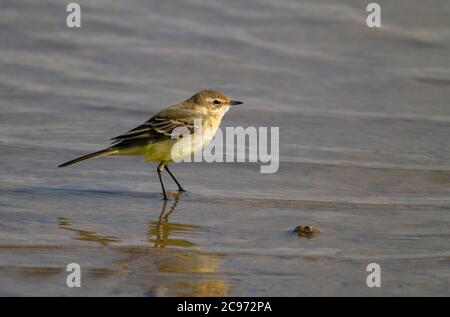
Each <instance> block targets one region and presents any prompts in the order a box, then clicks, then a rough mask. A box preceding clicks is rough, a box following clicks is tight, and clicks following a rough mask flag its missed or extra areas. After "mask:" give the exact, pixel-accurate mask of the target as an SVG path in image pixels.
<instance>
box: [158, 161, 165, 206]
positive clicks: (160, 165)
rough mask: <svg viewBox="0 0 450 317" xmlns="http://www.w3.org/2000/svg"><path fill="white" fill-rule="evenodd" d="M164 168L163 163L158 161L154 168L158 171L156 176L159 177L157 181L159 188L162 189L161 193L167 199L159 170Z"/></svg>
mask: <svg viewBox="0 0 450 317" xmlns="http://www.w3.org/2000/svg"><path fill="white" fill-rule="evenodd" d="M163 169H164V163H162V162H161V163H159V165H158V167H157V168H156V171H157V172H158V177H159V182H160V183H161V188H162V191H163V195H164V200H167V195H166V189H165V188H164V183H163V180H162V177H161V172H162V171H163Z"/></svg>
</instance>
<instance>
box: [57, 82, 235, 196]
mask: <svg viewBox="0 0 450 317" xmlns="http://www.w3.org/2000/svg"><path fill="white" fill-rule="evenodd" d="M239 104H242V102H241V101H235V100H231V99H230V98H228V97H227V96H226V95H224V94H223V93H221V92H219V91H213V90H203V91H200V92H198V93H197V94H195V95H193V96H192V97H191V98H189V99H187V100H186V101H184V102H181V103H179V104H176V105H173V106H170V107H167V108H166V109H163V110H161V111H160V112H158V113H157V114H155V115H154V116H153V117H151V118H150V119H149V120H148V121H146V122H145V123H144V124H142V125H140V126H138V127H136V128H134V129H132V130H130V131H128V132H126V133H124V134H122V135H119V136H117V137H115V138H112V139H111V140H112V141H113V142H112V145H111V146H110V147H108V148H106V149H103V150H100V151H97V152H94V153H91V154H88V155H84V156H81V157H79V158H76V159H74V160H71V161H68V162H65V163H63V164H61V165H59V166H58V167H65V166H68V165H72V164H74V163H78V162H80V161H84V160H88V159H93V158H97V157H102V156H109V155H142V156H144V157H145V160H146V161H152V162H159V165H158V167H157V169H156V171H157V173H158V177H159V182H160V183H161V188H162V192H163V196H164V199H165V200H167V194H166V190H165V188H164V183H163V180H162V177H161V172H163V171H164V170H166V171H167V173H169V175H170V176H171V177H172V179H173V180H174V181H175V183H176V184H177V186H178V190H179V191H184V189H183V187H182V186H181V185H180V183H179V182H178V180H177V179H176V178H175V176H174V175H173V174H172V172H171V171H170V170H169V167H168V165H169V164H170V163H173V162H174V161H176V160H180V159H182V158H183V157H186V156H190V155H191V154H192V153H193V152H195V151H198V150H201V149H203V148H204V147H205V146H207V145H208V144H209V143H210V142H211V140H212V139H213V137H214V135H215V134H216V131H217V129H218V128H219V125H220V122H221V121H222V118H223V116H224V115H225V113H226V112H227V111H228V110H229V109H230V107H231V106H234V105H239ZM199 122H200V123H201V127H198V126H197V125H198V123H199ZM180 131H182V132H181V133H180ZM174 134H175V135H178V137H174ZM186 134H188V135H190V136H191V138H183V137H182V136H183V135H186ZM198 134H200V135H198ZM187 139H189V140H188V141H187ZM192 140H196V141H192ZM178 148H180V149H182V150H180V149H178ZM174 153H175V154H174ZM174 155H175V157H174Z"/></svg>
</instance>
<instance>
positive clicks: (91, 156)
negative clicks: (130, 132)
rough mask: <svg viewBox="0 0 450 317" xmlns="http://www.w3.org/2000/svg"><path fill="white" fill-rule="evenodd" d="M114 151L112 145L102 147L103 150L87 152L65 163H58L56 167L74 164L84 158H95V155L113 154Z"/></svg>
mask: <svg viewBox="0 0 450 317" xmlns="http://www.w3.org/2000/svg"><path fill="white" fill-rule="evenodd" d="M114 152H116V150H115V149H114V148H113V147H110V148H107V149H104V150H101V151H97V152H94V153H91V154H88V155H84V156H81V157H79V158H76V159H74V160H71V161H68V162H65V163H63V164H61V165H59V166H58V167H66V166H69V165H72V164H75V163H78V162H81V161H84V160H89V159H93V158H96V157H102V156H106V155H110V154H113V153H114Z"/></svg>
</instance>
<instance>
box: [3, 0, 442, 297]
mask: <svg viewBox="0 0 450 317" xmlns="http://www.w3.org/2000/svg"><path fill="white" fill-rule="evenodd" d="M79 3H80V5H81V8H82V28H81V29H79V30H76V29H68V28H66V27H65V17H66V13H65V4H62V3H59V1H56V0H54V1H40V2H39V4H37V3H35V2H34V1H31V0H24V1H21V2H20V3H19V2H17V1H3V2H2V4H1V7H2V9H1V10H0V27H1V28H2V30H3V31H2V32H0V57H1V58H0V150H1V155H0V179H1V181H0V295H6V296H10V295H31V296H37V295H49V296H60V295H64V296H74V295H85V296H97V295H107V296H117V295H125V296H132V295H137V296H173V295H180V296H215V295H219V296H283V295H284V296H311V295H334V296H342V295H362V296H369V295H375V296H381V295H409V296H412V295H426V296H429V295H438V296H442V295H446V296H448V295H450V291H449V285H450V269H449V267H450V243H449V241H450V233H449V228H450V159H449V157H450V141H449V135H450V106H449V100H450V89H449V87H450V57H449V56H450V44H449V43H450V20H449V19H448V17H449V16H450V7H449V4H442V3H441V2H439V5H436V6H429V5H428V4H425V3H422V2H421V1H408V2H407V3H406V2H405V3H404V4H401V3H395V4H394V3H392V2H387V1H380V2H379V3H380V4H381V6H382V10H383V11H382V23H383V28H382V29H378V30H374V29H368V28H367V27H366V26H365V17H366V12H365V5H361V3H360V1H344V2H339V3H338V2H336V1H334V2H333V1H323V2H321V3H320V4H319V3H316V2H315V1H308V2H300V1H293V0H283V1H277V2H276V3H275V2H273V1H268V0H267V1H266V0H258V1H256V0H252V1H246V2H241V1H212V2H208V3H204V2H203V1H200V0H192V1H170V2H160V1H158V2H156V1H155V2H154V1H144V0H131V1H130V0H129V1H106V0H100V1H98V0H96V1H79ZM417 16H420V19H417V18H416V17H417ZM204 88H213V89H220V90H223V91H224V92H226V93H227V94H228V95H230V96H232V97H234V98H235V99H242V100H243V101H244V102H245V104H244V105H243V106H242V107H240V108H235V109H232V111H230V112H229V113H228V114H227V116H226V117H225V119H224V121H223V127H225V126H244V127H246V126H256V127H258V126H266V127H270V126H278V127H280V161H281V162H280V169H279V171H278V173H276V174H261V173H259V164H255V163H211V164H207V163H195V164H188V163H181V164H176V165H174V166H173V168H172V170H173V172H174V173H176V175H177V177H178V178H179V180H180V181H181V182H182V184H183V185H184V186H185V187H186V188H187V189H188V192H187V193H184V194H182V195H177V194H176V193H174V192H172V193H171V200H170V201H169V202H168V203H167V204H166V205H165V204H164V202H163V201H162V199H161V198H162V197H161V194H160V187H159V183H158V181H157V175H156V172H155V168H156V166H155V165H154V164H146V163H144V162H142V160H141V159H140V158H133V157H129V158H123V157H122V158H102V159H98V160H94V161H89V162H85V163H81V164H79V165H75V166H73V167H71V168H65V169H57V168H56V166H57V165H58V164H60V163H62V162H63V161H66V160H68V159H71V158H74V157H76V156H78V155H81V154H85V153H88V152H90V151H94V150H97V149H99V148H101V147H103V146H106V145H107V144H108V140H109V138H110V137H113V136H115V135H117V134H120V133H121V132H124V131H127V130H129V129H131V128H133V127H135V126H136V125H138V124H140V123H142V122H144V121H145V120H146V119H148V118H149V117H150V116H151V115H152V113H154V112H156V111H157V110H159V109H161V108H162V107H164V106H166V105H169V104H173V103H176V102H179V101H181V100H183V99H185V98H186V97H188V96H190V95H192V94H193V93H194V92H196V91H198V90H200V89H204ZM166 182H167V186H168V187H169V188H170V189H171V190H174V189H175V188H176V187H175V185H174V184H173V183H172V182H171V180H170V179H169V178H166ZM298 225H312V226H317V227H318V228H320V233H319V234H318V235H316V236H314V237H312V238H311V239H306V238H304V237H299V236H297V234H296V233H293V230H294V228H295V227H297V226H298ZM72 262H76V263H79V264H80V265H81V268H82V287H81V288H80V289H69V288H67V287H66V284H65V279H66V276H67V273H66V272H65V267H66V265H67V264H69V263H72ZM371 262H376V263H378V264H380V266H381V269H382V287H381V288H379V289H371V288H368V287H367V286H366V277H367V274H368V273H367V272H366V266H367V265H368V264H369V263H371Z"/></svg>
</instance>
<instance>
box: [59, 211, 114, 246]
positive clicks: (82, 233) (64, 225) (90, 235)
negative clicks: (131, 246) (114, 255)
mask: <svg viewBox="0 0 450 317" xmlns="http://www.w3.org/2000/svg"><path fill="white" fill-rule="evenodd" d="M58 227H59V228H60V229H63V230H68V231H73V232H76V233H77V236H76V237H75V239H76V240H80V241H90V242H96V243H99V244H101V245H103V246H109V244H110V243H112V242H118V241H120V240H119V239H118V238H116V237H112V236H103V235H99V234H97V233H95V232H92V231H87V230H82V229H76V228H72V225H71V224H70V219H69V218H65V217H59V218H58Z"/></svg>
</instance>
